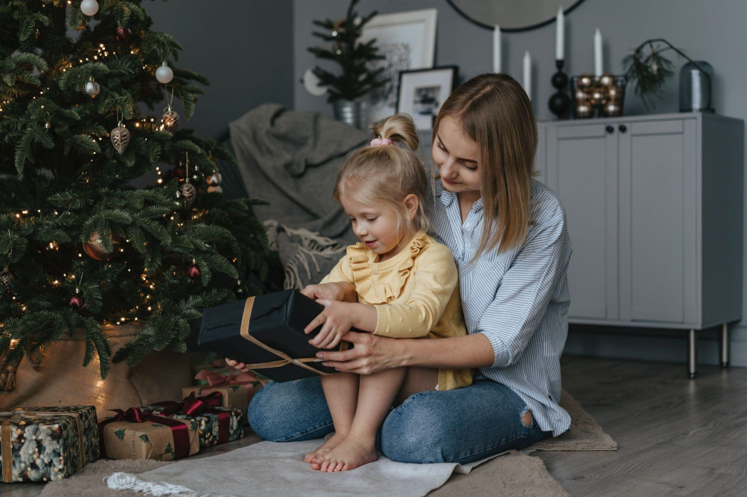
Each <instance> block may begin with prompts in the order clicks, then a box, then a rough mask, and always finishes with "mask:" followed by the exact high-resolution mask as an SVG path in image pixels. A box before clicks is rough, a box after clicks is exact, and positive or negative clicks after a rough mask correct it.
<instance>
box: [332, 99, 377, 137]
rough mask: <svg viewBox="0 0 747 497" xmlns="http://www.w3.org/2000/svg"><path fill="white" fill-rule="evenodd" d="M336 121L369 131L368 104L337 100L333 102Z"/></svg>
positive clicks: (358, 101)
mask: <svg viewBox="0 0 747 497" xmlns="http://www.w3.org/2000/svg"><path fill="white" fill-rule="evenodd" d="M332 108H333V109H334V113H335V119H336V120H338V121H341V122H344V123H345V124H349V125H350V126H354V127H356V128H358V129H360V130H366V129H368V102H365V101H360V100H356V101H350V100H335V101H334V102H332Z"/></svg>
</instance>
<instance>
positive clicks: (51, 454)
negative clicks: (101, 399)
mask: <svg viewBox="0 0 747 497" xmlns="http://www.w3.org/2000/svg"><path fill="white" fill-rule="evenodd" d="M98 443H99V436H98V428H97V425H96V408H95V407H93V406H65V407H30V408H14V409H13V410H12V411H8V412H2V413H0V474H2V481H4V482H38V481H55V480H61V479H63V478H67V477H68V476H70V475H72V474H73V473H75V472H76V471H78V470H80V469H81V468H82V467H83V466H85V465H86V463H89V462H93V461H95V460H96V459H98V457H99V446H98Z"/></svg>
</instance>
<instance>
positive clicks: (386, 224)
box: [340, 195, 418, 262]
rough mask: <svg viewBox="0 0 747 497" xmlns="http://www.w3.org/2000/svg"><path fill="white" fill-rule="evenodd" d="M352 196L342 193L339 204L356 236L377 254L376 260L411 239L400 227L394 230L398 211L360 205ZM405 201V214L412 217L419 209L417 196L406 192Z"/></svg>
mask: <svg viewBox="0 0 747 497" xmlns="http://www.w3.org/2000/svg"><path fill="white" fill-rule="evenodd" d="M353 197H354V196H353V195H343V196H342V197H341V198H340V203H341V204H342V207H343V209H345V213H346V214H347V215H348V216H349V217H350V222H351V223H352V224H353V232H354V233H355V236H357V237H358V238H359V239H360V241H362V242H363V243H365V244H366V247H368V248H370V249H371V250H372V251H373V252H374V253H376V254H378V255H379V261H382V262H383V261H384V260H386V259H389V258H391V257H394V256H395V255H397V254H398V253H399V252H400V251H401V250H402V249H403V248H404V247H405V246H406V245H407V243H408V242H409V241H410V238H411V237H408V236H406V234H403V229H402V228H403V227H401V226H400V229H399V232H398V231H397V213H396V212H394V211H393V210H392V209H390V208H388V207H384V206H382V207H372V206H370V205H368V204H363V203H361V202H359V201H357V200H356V199H355V198H353ZM404 203H405V206H404V207H405V209H406V210H407V212H408V215H411V216H414V214H415V212H416V211H417V208H418V199H417V196H415V195H408V196H407V198H405V201H404ZM413 206H414V207H413Z"/></svg>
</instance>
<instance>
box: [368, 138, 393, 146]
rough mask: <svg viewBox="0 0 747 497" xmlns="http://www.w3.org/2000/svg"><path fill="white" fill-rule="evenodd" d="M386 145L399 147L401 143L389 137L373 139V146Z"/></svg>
mask: <svg viewBox="0 0 747 497" xmlns="http://www.w3.org/2000/svg"><path fill="white" fill-rule="evenodd" d="M384 145H391V146H393V147H397V148H399V145H398V144H397V142H395V141H392V140H390V139H388V138H374V139H373V140H371V146H372V147H381V146H384Z"/></svg>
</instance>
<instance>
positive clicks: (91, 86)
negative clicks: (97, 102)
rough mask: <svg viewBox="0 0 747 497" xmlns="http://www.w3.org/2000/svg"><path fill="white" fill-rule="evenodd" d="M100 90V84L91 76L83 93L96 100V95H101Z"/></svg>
mask: <svg viewBox="0 0 747 497" xmlns="http://www.w3.org/2000/svg"><path fill="white" fill-rule="evenodd" d="M100 89H101V88H100V87H99V84H98V83H97V82H95V81H94V80H93V76H90V77H89V78H88V81H87V82H86V84H85V86H84V87H83V93H85V94H86V95H88V96H89V97H91V98H96V95H98V94H99V91H100Z"/></svg>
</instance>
